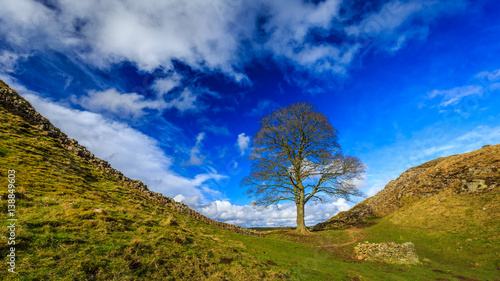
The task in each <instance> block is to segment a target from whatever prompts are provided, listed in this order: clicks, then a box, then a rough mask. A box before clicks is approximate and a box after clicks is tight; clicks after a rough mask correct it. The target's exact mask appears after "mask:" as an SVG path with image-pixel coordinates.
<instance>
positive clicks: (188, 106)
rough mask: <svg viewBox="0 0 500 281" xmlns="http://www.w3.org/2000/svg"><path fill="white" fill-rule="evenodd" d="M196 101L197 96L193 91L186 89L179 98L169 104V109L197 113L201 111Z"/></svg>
mask: <svg viewBox="0 0 500 281" xmlns="http://www.w3.org/2000/svg"><path fill="white" fill-rule="evenodd" d="M196 101H197V97H196V95H195V94H194V93H193V92H192V91H191V90H189V89H184V91H182V92H181V93H180V95H179V96H178V97H177V98H175V99H173V100H172V101H170V102H168V103H167V107H175V108H177V109H178V110H179V111H181V112H184V111H189V110H191V111H196V110H199V109H200V108H199V107H198V106H196Z"/></svg>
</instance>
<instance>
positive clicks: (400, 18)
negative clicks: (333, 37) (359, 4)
mask: <svg viewBox="0 0 500 281" xmlns="http://www.w3.org/2000/svg"><path fill="white" fill-rule="evenodd" d="M424 8H425V5H424V3H423V2H422V1H410V2H406V3H401V2H400V1H392V2H389V3H386V4H385V5H384V6H383V7H382V9H380V11H378V12H376V13H372V14H370V15H368V16H367V17H366V18H365V19H364V20H362V21H361V22H360V23H359V24H357V25H353V26H349V27H346V33H347V34H349V35H356V36H360V35H369V36H373V35H378V34H380V33H392V32H393V31H395V30H396V29H397V28H399V27H400V26H401V25H402V24H403V23H404V22H405V21H407V20H408V19H409V18H411V16H414V15H415V14H417V13H418V12H419V11H422V9H424Z"/></svg>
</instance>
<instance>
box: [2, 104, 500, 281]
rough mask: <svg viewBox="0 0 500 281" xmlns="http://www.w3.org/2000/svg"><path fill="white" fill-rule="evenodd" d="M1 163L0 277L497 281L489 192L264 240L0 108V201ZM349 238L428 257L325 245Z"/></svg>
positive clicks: (493, 197) (494, 214) (493, 205)
mask: <svg viewBox="0 0 500 281" xmlns="http://www.w3.org/2000/svg"><path fill="white" fill-rule="evenodd" d="M9 169H15V170H16V190H17V194H16V196H17V197H18V198H17V199H16V208H17V212H16V215H17V218H18V219H19V220H18V229H16V235H17V236H16V255H17V261H16V263H17V266H16V271H17V272H18V274H17V275H15V276H14V275H12V274H10V273H8V272H7V266H6V261H7V259H6V255H7V253H8V248H9V247H10V246H8V245H7V242H6V241H7V240H6V239H5V237H6V235H8V233H7V228H6V225H7V224H8V223H7V221H6V219H7V212H6V210H7V202H6V200H4V199H2V200H1V201H0V236H1V237H0V257H1V259H2V260H3V261H4V262H2V265H1V266H0V271H2V273H1V274H0V276H1V277H2V278H1V279H5V280H163V279H165V280H278V279H289V280H440V279H437V278H445V279H448V280H463V279H459V277H453V276H460V277H468V278H474V279H477V280H498V279H500V276H499V274H500V271H499V270H498V268H499V267H500V265H499V256H498V253H499V252H500V251H499V248H500V247H499V244H498V243H499V238H498V229H499V225H500V222H499V220H498V214H499V213H500V212H499V210H498V206H499V205H500V204H499V202H498V201H499V196H498V192H496V193H495V192H492V193H489V194H483V195H478V196H473V195H461V196H455V197H453V195H451V194H450V195H447V196H446V197H445V199H443V200H441V201H438V200H437V198H435V197H436V196H433V197H429V198H426V199H425V200H421V201H418V202H417V203H415V204H412V205H409V206H406V207H404V208H402V209H401V210H399V211H397V212H395V213H394V214H392V215H389V216H387V217H384V218H380V219H376V220H372V221H370V222H368V223H366V224H365V225H366V227H365V228H362V229H358V230H355V231H353V230H352V229H351V230H329V231H322V232H314V233H311V234H309V235H298V234H295V233H294V232H292V231H291V230H289V229H286V228H281V229H278V231H272V232H270V233H269V234H268V235H267V236H266V237H265V238H259V237H251V236H244V235H240V234H237V233H233V232H229V231H226V230H223V229H220V228H217V227H214V226H210V225H207V224H206V223H203V222H200V221H197V220H195V219H192V218H190V217H188V216H186V215H183V214H180V213H177V212H175V211H174V210H173V209H171V208H170V207H168V206H164V205H162V204H160V203H159V202H157V201H155V200H152V199H150V198H146V197H145V196H144V195H143V194H142V193H140V192H138V191H135V190H132V189H130V188H129V187H126V186H124V185H123V184H122V183H121V182H120V181H119V180H117V179H116V178H114V177H112V176H110V175H107V174H105V173H103V172H102V171H100V170H98V169H96V168H95V167H93V166H91V165H89V164H87V163H85V162H83V161H82V160H81V159H80V158H79V157H78V156H76V155H74V154H73V153H71V152H68V151H66V150H65V149H64V148H63V147H62V146H61V145H60V144H59V143H58V142H57V141H56V140H54V139H52V138H50V137H47V136H45V135H43V134H42V133H41V132H40V131H39V130H38V129H36V128H34V127H32V126H30V125H28V124H26V123H25V122H24V121H23V120H21V119H20V118H19V117H17V116H14V115H12V114H10V113H8V112H6V111H5V110H4V109H3V108H0V181H1V182H2V185H1V189H0V196H2V197H6V195H7V188H6V185H7V184H6V179H7V170H9ZM483 208H484V209H483ZM261 230H262V231H269V230H272V229H261ZM358 240H359V241H365V240H367V241H370V242H390V241H394V242H397V243H401V242H408V241H411V242H413V243H414V244H415V246H416V248H417V253H418V254H419V256H420V258H421V259H423V258H427V259H429V260H430V261H428V262H423V263H422V264H419V265H412V266H411V267H407V266H404V265H389V264H385V263H376V262H365V261H357V260H355V259H354V258H353V257H352V254H353V248H354V246H355V245H356V244H357V243H351V244H348V245H345V246H341V247H333V246H331V245H334V244H346V243H348V242H352V241H358ZM441 280H444V279H441Z"/></svg>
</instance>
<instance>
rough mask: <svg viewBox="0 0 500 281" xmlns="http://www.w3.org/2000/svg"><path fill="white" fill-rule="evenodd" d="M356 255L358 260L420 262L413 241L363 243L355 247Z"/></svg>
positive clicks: (400, 262) (396, 262)
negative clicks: (401, 242)
mask: <svg viewBox="0 0 500 281" xmlns="http://www.w3.org/2000/svg"><path fill="white" fill-rule="evenodd" d="M354 256H355V257H356V258H357V259H358V260H367V261H381V262H386V263H395V264H414V263H418V262H419V260H418V255H417V251H416V250H415V246H414V245H413V243H411V242H406V243H403V244H396V243H394V242H391V243H378V244H376V243H368V242H365V243H362V244H358V246H356V247H354Z"/></svg>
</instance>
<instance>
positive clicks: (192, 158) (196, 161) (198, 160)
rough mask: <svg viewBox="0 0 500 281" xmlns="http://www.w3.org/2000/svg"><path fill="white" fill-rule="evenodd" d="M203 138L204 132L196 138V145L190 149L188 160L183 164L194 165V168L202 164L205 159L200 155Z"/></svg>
mask: <svg viewBox="0 0 500 281" xmlns="http://www.w3.org/2000/svg"><path fill="white" fill-rule="evenodd" d="M204 138H205V132H201V133H199V134H198V136H196V144H195V145H194V146H193V148H191V151H190V153H189V160H188V161H187V162H186V163H185V164H187V165H194V166H199V165H201V164H203V161H204V159H205V157H204V156H202V155H201V154H200V153H201V147H202V143H201V142H202V141H203V139H204Z"/></svg>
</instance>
